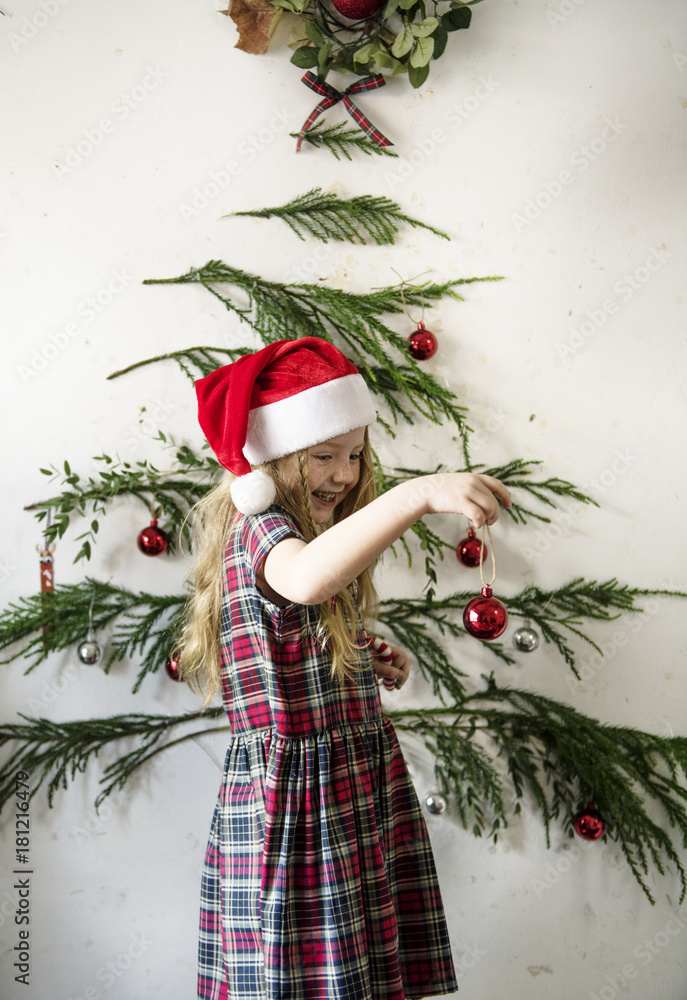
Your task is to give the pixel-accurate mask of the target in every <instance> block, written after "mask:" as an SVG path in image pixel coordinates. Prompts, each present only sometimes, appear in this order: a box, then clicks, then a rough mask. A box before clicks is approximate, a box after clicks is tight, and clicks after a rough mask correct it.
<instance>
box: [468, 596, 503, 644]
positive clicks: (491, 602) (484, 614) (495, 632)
mask: <svg viewBox="0 0 687 1000" xmlns="http://www.w3.org/2000/svg"><path fill="white" fill-rule="evenodd" d="M507 624H508V612H507V611H506V609H505V607H504V606H503V604H501V601H499V600H498V599H497V598H496V597H492V596H491V587H482V596H481V597H473V599H472V600H471V601H470V603H469V604H467V605H466V607H465V611H463V625H464V626H465V631H466V632H469V633H470V635H472V636H474V637H475V639H498V637H499V636H500V635H501V633H502V632H503V631H504V630H505V628H506V625H507Z"/></svg>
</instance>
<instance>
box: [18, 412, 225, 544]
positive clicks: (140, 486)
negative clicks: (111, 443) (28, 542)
mask: <svg viewBox="0 0 687 1000" xmlns="http://www.w3.org/2000/svg"><path fill="white" fill-rule="evenodd" d="M156 440H159V441H162V442H163V443H164V444H165V445H169V446H171V447H173V448H174V449H175V458H176V462H177V468H176V469H173V470H168V471H161V470H160V469H158V468H157V467H156V466H155V465H153V464H152V463H151V462H149V461H147V460H145V461H142V462H135V463H133V464H132V463H131V462H126V461H122V460H121V459H119V458H111V457H110V456H109V455H104V454H103V455H96V456H95V458H94V461H95V462H101V463H104V465H105V468H103V469H102V470H101V471H99V472H97V473H96V474H95V476H92V475H91V476H89V477H88V478H87V479H83V478H81V477H80V476H79V475H78V474H77V473H75V472H73V471H72V469H71V466H70V464H69V462H67V461H65V462H64V467H63V470H58V469H57V468H55V466H51V467H50V468H47V469H41V470H40V471H41V472H42V473H43V475H45V476H50V478H51V481H52V480H55V479H60V478H61V481H62V485H63V486H65V487H67V488H66V489H63V490H62V492H60V493H58V494H57V495H56V496H52V497H48V498H47V499H45V500H39V501H37V502H36V503H33V504H29V505H28V506H27V507H25V508H24V509H25V510H35V511H36V515H35V516H36V518H37V519H38V521H39V522H40V521H43V520H46V519H48V515H50V518H49V523H47V524H46V526H45V529H44V536H45V539H46V542H48V543H49V542H52V541H55V540H56V539H58V538H62V537H63V536H64V534H65V532H66V531H67V529H68V527H69V525H70V523H71V519H72V516H73V515H77V516H80V517H87V516H89V517H91V518H92V520H91V522H90V526H89V528H88V529H87V530H86V531H85V532H83V533H82V534H81V535H77V541H81V548H80V549H79V551H78V552H77V554H76V556H75V558H74V562H75V563H76V562H78V561H79V560H80V559H90V557H91V552H92V546H93V544H94V542H95V540H96V535H97V534H98V530H99V527H100V519H101V518H102V516H104V514H105V513H106V512H107V507H108V504H109V503H110V502H111V501H112V500H113V499H114V498H115V497H120V496H132V497H134V498H135V499H136V500H138V501H140V502H141V503H142V504H143V505H144V506H145V508H146V510H147V511H148V512H149V513H150V512H151V511H152V510H155V511H156V516H157V517H159V516H160V514H158V513H157V511H159V512H160V513H161V514H162V515H164V517H165V518H166V520H165V521H164V522H163V523H162V525H161V528H162V530H163V531H165V532H166V533H167V534H168V535H169V540H170V545H169V549H168V552H172V551H174V549H175V541H176V539H177V537H179V534H180V533H182V534H183V537H184V539H185V541H186V543H187V545H188V547H189V550H190V548H191V534H190V531H189V529H188V525H187V524H186V523H185V518H186V515H187V513H188V511H189V509H190V508H191V507H192V506H193V505H194V504H195V503H197V501H198V500H200V499H202V497H204V496H205V494H206V493H207V492H208V490H210V489H212V487H213V485H214V484H215V481H216V480H217V476H218V474H219V473H220V472H221V471H222V469H221V466H220V465H219V463H218V462H217V461H216V459H214V458H213V457H211V456H210V455H206V456H203V457H202V458H200V457H199V456H197V455H196V454H195V453H194V452H193V451H192V450H191V448H189V447H188V446H187V445H181V446H177V445H175V444H174V441H173V439H171V438H168V437H167V436H166V435H165V434H163V433H162V431H159V432H158V436H157V438H156ZM185 474H192V475H193V476H195V477H201V478H200V479H188V478H183V477H184V475H185Z"/></svg>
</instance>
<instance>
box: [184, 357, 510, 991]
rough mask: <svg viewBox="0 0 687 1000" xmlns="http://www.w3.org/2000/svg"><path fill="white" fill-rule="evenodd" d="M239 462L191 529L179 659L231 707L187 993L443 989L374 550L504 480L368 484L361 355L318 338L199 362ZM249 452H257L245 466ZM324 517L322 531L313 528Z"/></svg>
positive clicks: (227, 452) (400, 667)
mask: <svg viewBox="0 0 687 1000" xmlns="http://www.w3.org/2000/svg"><path fill="white" fill-rule="evenodd" d="M196 388H197V394H198V406H199V420H200V423H201V426H202V428H203V431H204V432H205V435H206V437H207V439H208V441H209V443H210V445H211V447H212V448H213V450H214V452H215V453H216V455H217V457H218V459H219V461H220V462H221V463H222V465H224V466H225V467H226V468H227V469H229V470H230V471H231V472H232V473H234V475H235V476H236V477H237V478H234V479H233V480H232V481H231V482H224V483H222V484H220V485H219V486H218V487H216V488H215V490H213V491H212V492H211V493H210V494H209V495H208V496H207V498H205V500H204V501H203V502H202V503H201V505H200V510H199V516H200V519H201V521H202V523H203V525H204V531H205V537H204V541H203V543H202V545H201V546H200V548H199V550H198V557H197V563H196V568H195V594H194V598H193V601H192V604H191V608H190V614H189V619H188V622H187V626H186V629H185V634H184V640H183V643H184V644H183V654H182V663H181V668H182V671H183V673H184V676H185V677H186V679H188V680H189V682H190V683H191V685H192V686H193V687H195V688H196V689H199V690H204V691H205V693H206V696H207V699H208V700H209V699H210V698H211V697H212V695H213V693H214V692H215V691H218V690H219V689H220V688H221V691H222V695H223V698H224V702H225V705H226V708H227V712H228V713H229V717H230V720H231V725H232V738H231V741H230V745H229V749H228V751H227V755H226V762H225V769H224V775H223V780H222V784H221V787H220V792H219V798H218V801H217V805H216V808H215V813H214V817H213V820H212V827H211V830H210V837H209V842H208V847H207V852H206V856H205V865H204V871H203V878H202V896H201V917H200V942H199V973H198V996H199V997H200V998H205V1000H224V998H229V1000H404V998H421V997H426V996H432V995H437V994H444V993H451V992H453V991H455V990H456V989H457V984H456V978H455V972H454V967H453V962H452V958H451V949H450V944H449V936H448V931H447V927H446V921H445V917H444V911H443V906H442V900H441V895H440V892H439V886H438V883H437V876H436V870H435V866H434V860H433V857H432V851H431V847H430V842H429V838H428V835H427V829H426V827H425V823H424V819H423V816H422V812H421V809H420V806H419V804H418V800H417V797H416V794H415V791H414V789H413V786H412V784H411V781H410V778H409V775H408V772H407V769H406V765H405V761H404V759H403V756H402V754H401V750H400V747H399V745H398V742H397V739H396V734H395V731H394V729H393V726H392V725H391V722H390V721H389V720H388V719H385V718H384V717H383V716H382V713H381V704H380V697H379V687H378V678H381V677H386V678H392V679H394V680H395V681H396V685H397V686H400V685H401V684H403V683H404V681H405V679H406V678H407V676H408V670H409V661H408V657H407V655H406V654H405V653H404V652H402V651H401V650H400V649H397V648H395V647H393V646H392V647H391V652H392V654H393V660H392V662H390V663H386V662H382V660H381V659H380V658H379V657H377V656H375V655H374V652H373V650H372V648H371V647H372V640H371V638H370V637H368V635H367V633H366V632H365V631H364V628H363V625H364V623H366V621H367V620H369V618H370V616H371V615H372V614H373V613H374V602H375V594H374V589H373V586H372V581H371V569H372V565H373V564H374V562H375V560H376V559H377V557H378V556H380V555H381V553H382V552H384V550H385V549H386V548H387V547H388V546H389V545H390V544H392V543H393V542H394V541H395V540H396V539H398V538H399V537H400V535H401V534H402V533H403V532H404V531H406V530H407V529H408V528H409V527H410V526H411V525H412V524H413V523H414V522H415V521H416V520H417V519H418V518H420V517H422V516H423V515H424V514H427V513H439V512H452V513H461V514H465V515H467V516H468V517H469V518H470V520H471V521H472V522H473V524H475V525H476V526H477V527H481V526H482V525H483V524H484V523H485V522H486V523H488V524H493V523H494V521H495V520H496V519H497V517H498V514H499V511H498V503H497V499H496V498H497V497H498V498H499V499H500V500H501V501H502V502H503V503H504V504H505V505H506V506H509V505H510V497H509V493H508V490H507V489H506V487H505V486H504V485H503V484H502V483H500V482H499V481H498V480H496V479H493V478H491V477H490V476H484V475H471V474H457V473H456V474H447V475H431V476H423V477H422V478H421V479H414V480H410V481H407V482H404V483H402V484H401V485H399V486H396V487H394V488H393V489H391V490H389V491H388V492H387V493H385V494H384V495H383V496H380V497H378V498H376V499H375V487H374V475H373V467H372V462H371V458H370V446H369V443H368V434H367V426H368V425H369V424H370V423H372V422H373V421H374V419H375V411H374V408H373V406H372V402H371V398H370V395H369V392H368V390H367V387H366V385H365V383H364V381H363V379H362V376H361V375H360V374H359V373H358V371H357V370H356V368H355V367H354V366H353V365H352V364H351V363H350V362H349V361H348V360H347V359H346V358H345V357H344V356H343V355H342V354H341V353H340V351H338V350H337V349H336V348H335V347H333V346H332V345H331V344H329V343H327V342H326V341H324V340H322V339H320V338H318V337H306V338H303V339H301V340H287V341H281V342H279V343H275V344H270V345H269V346H268V347H265V348H264V349H263V350H261V351H258V352H257V353H256V354H252V355H246V356H244V357H242V358H240V360H239V361H237V362H236V363H235V364H231V365H227V366H225V367H224V368H220V369H218V370H217V371H215V372H212V373H211V374H210V375H208V376H207V377H206V378H204V379H201V380H200V381H198V382H197V383H196ZM251 466H254V467H255V466H257V467H259V468H256V469H255V470H254V471H251ZM325 527H326V530H322V529H323V528H325Z"/></svg>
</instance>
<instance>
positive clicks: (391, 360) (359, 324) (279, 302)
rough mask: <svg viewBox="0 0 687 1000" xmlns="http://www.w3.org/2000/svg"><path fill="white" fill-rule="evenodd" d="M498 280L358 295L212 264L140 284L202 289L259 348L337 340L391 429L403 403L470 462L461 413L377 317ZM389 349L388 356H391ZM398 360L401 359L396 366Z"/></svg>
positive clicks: (406, 415) (406, 414) (408, 416)
mask: <svg viewBox="0 0 687 1000" xmlns="http://www.w3.org/2000/svg"><path fill="white" fill-rule="evenodd" d="M498 280H500V277H499V276H490V277H482V278H454V279H451V280H449V281H445V282H443V283H441V284H435V283H432V282H427V283H425V284H422V285H413V284H404V285H402V286H401V285H397V286H390V287H384V288H379V289H376V290H373V291H370V292H366V293H360V294H356V293H354V292H347V291H344V290H343V289H339V288H331V287H328V286H326V285H318V284H307V283H304V284H292V283H283V282H275V281H268V280H266V279H264V278H261V277H259V276H257V275H254V274H248V273H246V272H245V271H241V270H239V269H238V268H235V267H231V266H230V265H228V264H225V263H223V262H222V261H219V260H211V261H208V263H207V264H205V265H204V266H203V267H201V268H192V269H191V270H190V271H187V272H186V273H185V274H182V275H179V276H177V277H174V278H147V279H146V280H145V281H144V284H149V285H154V284H174V285H179V284H200V285H201V286H202V287H203V288H205V289H207V291H209V292H210V293H211V294H212V295H213V296H215V297H216V298H217V299H219V300H220V301H221V302H222V303H223V304H224V306H225V307H226V309H227V310H228V311H229V312H231V313H233V314H234V315H236V316H237V317H238V318H239V319H240V320H243V321H245V322H246V323H249V324H250V326H251V327H252V329H253V330H254V332H256V333H257V334H258V336H259V337H260V338H261V340H262V341H263V343H264V344H269V343H273V342H274V341H277V340H285V339H289V338H294V339H295V338H298V337H322V338H323V339H325V340H330V341H332V342H335V341H338V343H337V346H338V347H341V348H342V350H344V352H345V353H348V354H349V355H352V356H351V360H352V361H353V363H354V364H355V365H356V367H357V368H358V370H359V371H360V373H361V375H362V376H363V378H364V379H365V381H366V382H367V384H368V386H369V387H370V389H371V391H372V392H374V393H375V394H377V395H378V396H380V397H381V398H382V399H383V400H384V401H385V402H386V404H387V406H388V407H389V410H390V412H391V415H392V418H393V420H394V422H395V423H396V422H398V419H399V418H402V419H403V420H405V421H406V422H407V423H413V422H414V421H413V416H412V413H411V412H410V411H409V410H407V409H406V408H405V407H404V405H403V403H402V402H401V401H400V398H401V397H402V398H403V399H405V400H407V401H408V402H410V403H411V404H412V406H413V407H414V409H415V410H416V411H417V412H418V413H421V414H422V415H423V416H424V417H426V418H427V419H428V420H430V421H431V422H432V423H435V424H441V423H443V422H444V421H445V420H446V419H448V420H449V421H451V422H452V423H454V424H455V425H456V427H457V428H458V434H459V436H460V440H461V445H462V450H463V455H464V458H465V460H466V462H469V455H468V436H469V433H470V428H469V426H468V425H467V423H466V420H465V407H463V406H459V405H457V404H456V403H455V401H454V396H453V393H452V392H450V390H448V389H446V388H444V387H443V386H442V385H440V384H439V382H438V381H437V380H436V379H435V378H434V377H433V376H432V375H430V374H429V373H428V372H427V371H426V370H425V369H423V368H422V366H421V365H419V364H418V363H417V362H416V361H415V360H414V359H413V358H411V357H410V356H409V355H408V351H407V342H406V338H404V337H402V336H400V335H399V334H398V333H396V332H395V331H394V330H392V329H391V328H390V327H389V326H388V325H387V324H386V323H385V322H384V320H383V319H382V317H383V316H385V315H398V314H400V313H403V312H405V310H406V307H407V306H417V307H429V306H430V305H431V303H432V302H433V301H435V300H437V299H441V298H444V297H446V298H452V299H458V300H460V301H462V296H461V295H460V294H459V293H458V291H457V288H458V287H459V286H461V285H466V284H471V283H472V282H475V281H498ZM231 287H234V288H236V289H237V290H238V291H239V292H241V293H243V295H244V296H247V298H248V305H240V304H239V301H238V299H237V297H236V293H234V294H233V295H232V292H231V290H230V288H231ZM220 289H222V290H220ZM387 348H391V350H392V356H391V357H390V356H389V355H388V354H387V350H386V349H387ZM398 355H400V356H401V357H402V359H403V361H402V362H400V363H399V361H398ZM378 419H379V420H380V422H381V423H382V425H383V426H384V427H385V429H386V430H387V432H388V433H389V434H391V435H392V436H394V430H393V427H392V426H391V424H390V423H389V422H388V421H387V420H385V419H384V418H383V417H381V416H380V417H378Z"/></svg>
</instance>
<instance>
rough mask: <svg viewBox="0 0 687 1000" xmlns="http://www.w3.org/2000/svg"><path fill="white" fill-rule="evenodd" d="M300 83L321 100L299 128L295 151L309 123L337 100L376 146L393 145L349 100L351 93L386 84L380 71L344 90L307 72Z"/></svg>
mask: <svg viewBox="0 0 687 1000" xmlns="http://www.w3.org/2000/svg"><path fill="white" fill-rule="evenodd" d="M301 82H302V83H304V84H305V85H306V87H310V89H311V90H314V91H315V93H316V94H319V95H320V96H321V97H322V98H323V100H321V101H320V103H319V104H318V105H317V107H316V108H315V109H314V110H313V111H311V112H310V114H309V115H308V117H307V118H306V120H305V123H304V125H303V127H302V129H301V130H300V133H299V135H298V142H297V143H296V152H298V151H299V150H300V148H301V143H302V142H303V136H304V135H305V133H306V132H307V131H308V129H309V128H310V126H311V125H313V124H314V122H315V121H316V120H317V119H318V118H319V116H320V115H321V114H322V112H323V111H327V109H328V108H333V107H334V105H335V104H338V103H339V101H343V103H344V107H345V108H346V111H348V113H349V115H350V116H351V118H352V119H353V121H354V122H355V123H356V125H358V126H359V127H360V128H361V129H362V130H363V132H366V133H367V135H369V137H370V139H372V141H373V142H374V144H375V145H376V146H380V147H384V146H393V142H391V140H390V139H387V137H386V136H385V135H383V134H382V133H381V132H380V131H379V129H378V128H375V126H374V125H373V124H372V122H371V121H370V120H369V118H366V117H365V115H364V114H363V113H362V111H361V110H360V108H358V107H356V105H355V104H354V103H353V101H352V100H351V94H362V93H365V91H368V90H377V88H378V87H383V86H385V84H386V80H385V79H384V77H383V76H382V74H381V73H377V74H376V75H375V76H366V77H363V79H362V80H356V82H355V83H352V84H351V86H350V87H346V89H345V90H337V89H336V87H332V85H331V84H329V83H325V81H324V80H319V79H318V78H317V77H316V76H315V74H314V73H311V72H307V73H306V74H305V76H304V77H303V78H302V81H301Z"/></svg>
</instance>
